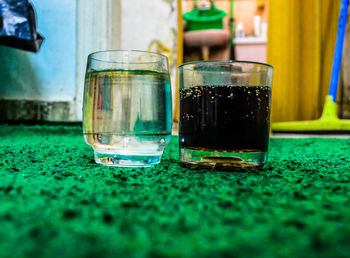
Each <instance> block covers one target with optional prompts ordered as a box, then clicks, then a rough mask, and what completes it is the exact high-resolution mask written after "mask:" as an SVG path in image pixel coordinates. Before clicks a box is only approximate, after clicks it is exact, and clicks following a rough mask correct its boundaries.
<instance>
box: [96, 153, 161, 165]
mask: <svg viewBox="0 0 350 258" xmlns="http://www.w3.org/2000/svg"><path fill="white" fill-rule="evenodd" d="M161 157H162V153H155V154H144V153H141V154H127V153H113V152H105V151H100V150H95V162H96V163H98V164H102V165H104V166H111V167H150V166H152V165H155V164H158V163H159V162H160V160H161Z"/></svg>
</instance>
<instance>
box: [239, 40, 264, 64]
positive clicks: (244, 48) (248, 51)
mask: <svg viewBox="0 0 350 258" xmlns="http://www.w3.org/2000/svg"><path fill="white" fill-rule="evenodd" d="M234 44H235V54H236V60H241V61H254V62H261V63H266V60H267V59H266V52H267V50H266V39H265V38H258V37H246V38H236V39H234Z"/></svg>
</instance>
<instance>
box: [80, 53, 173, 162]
mask: <svg viewBox="0 0 350 258" xmlns="http://www.w3.org/2000/svg"><path fill="white" fill-rule="evenodd" d="M171 123H172V115H171V89H170V80H169V72H168V60H167V57H166V56H163V55H161V54H157V53H151V52H144V51H124V50H115V51H101V52H95V53H92V54H90V55H89V56H88V63H87V70H86V76H85V87H84V105H83V130H84V138H85V141H86V143H87V144H89V145H90V146H91V147H92V148H93V149H94V153H95V161H96V163H99V164H103V165H108V166H117V167H147V166H151V165H153V164H157V163H159V162H160V160H161V156H162V154H163V150H164V148H165V146H166V145H168V143H169V141H170V137H171Z"/></svg>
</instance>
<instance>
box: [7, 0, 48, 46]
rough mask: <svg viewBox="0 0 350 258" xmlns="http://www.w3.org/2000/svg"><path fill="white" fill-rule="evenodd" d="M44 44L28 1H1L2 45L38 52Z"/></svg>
mask: <svg viewBox="0 0 350 258" xmlns="http://www.w3.org/2000/svg"><path fill="white" fill-rule="evenodd" d="M42 43H43V37H42V36H41V35H40V34H39V33H37V31H36V24H35V12H34V9H33V6H32V5H31V4H30V3H29V2H28V0H0V45H5V46H9V47H14V48H19V49H23V50H27V51H32V52H38V51H39V49H40V46H41V44H42Z"/></svg>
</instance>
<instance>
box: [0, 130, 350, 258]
mask: <svg viewBox="0 0 350 258" xmlns="http://www.w3.org/2000/svg"><path fill="white" fill-rule="evenodd" d="M176 140H177V138H175V137H174V138H173V142H172V144H171V146H170V147H168V148H167V150H166V152H165V154H164V158H163V161H162V163H161V165H159V166H156V167H154V168H144V169H117V168H109V167H102V166H99V165H96V164H95V163H94V161H93V153H92V150H91V149H90V147H89V146H87V145H86V144H85V143H84V141H83V138H82V135H81V129H80V128H79V127H62V126H56V127H54V126H0V204H1V205H0V256H1V257H3V256H7V257H8V256H11V257H14V256H25V257H40V256H46V257H79V256H93V257H100V256H114V257H116V256H118V255H128V256H134V257H136V256H137V257H143V256H166V257H167V256H169V257H177V256H179V255H181V256H193V257H194V256H197V257H198V256H211V257H213V256H225V255H226V256H227V255H231V256H245V257H251V256H259V257H286V256H298V257H300V256H303V257H334V256H349V254H350V139H272V140H271V144H270V158H269V164H268V165H267V166H266V167H265V169H263V170H261V171H259V173H252V172H250V173H228V172H215V171H205V170H199V171H191V170H188V169H186V168H183V167H181V166H180V164H179V162H178V161H177V157H178V150H177V143H176Z"/></svg>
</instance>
